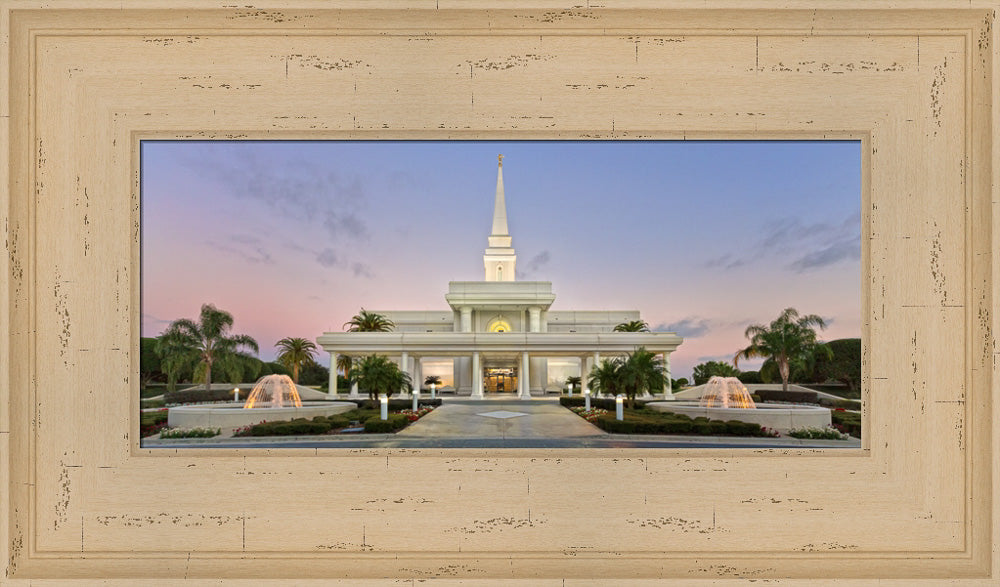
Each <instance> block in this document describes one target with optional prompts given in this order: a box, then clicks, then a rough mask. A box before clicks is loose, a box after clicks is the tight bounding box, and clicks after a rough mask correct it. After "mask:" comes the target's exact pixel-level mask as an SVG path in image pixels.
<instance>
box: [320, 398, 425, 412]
mask: <svg viewBox="0 0 1000 587" xmlns="http://www.w3.org/2000/svg"><path fill="white" fill-rule="evenodd" d="M338 401H348V402H354V403H355V404H357V406H358V407H359V408H368V407H369V406H370V405H371V402H370V401H369V400H368V398H367V397H366V398H362V399H343V400H338ZM375 405H376V406H377V405H378V403H377V402H376V404H375ZM417 405H418V407H419V406H433V407H435V408H436V407H439V406H440V405H441V398H439V397H436V398H434V399H431V398H430V397H428V398H426V399H424V397H423V396H421V397H420V400H419V403H418V404H417ZM412 407H413V400H412V399H402V398H400V399H393V398H391V397H390V398H389V411H390V412H398V411H399V410H409V409H410V408H412ZM376 409H379V408H376Z"/></svg>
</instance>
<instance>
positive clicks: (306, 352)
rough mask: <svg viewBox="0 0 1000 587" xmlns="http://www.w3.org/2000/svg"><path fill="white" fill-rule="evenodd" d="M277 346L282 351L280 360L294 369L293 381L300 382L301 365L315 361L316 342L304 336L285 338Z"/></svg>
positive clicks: (279, 356) (279, 355) (279, 354)
mask: <svg viewBox="0 0 1000 587" xmlns="http://www.w3.org/2000/svg"><path fill="white" fill-rule="evenodd" d="M275 346H276V347H278V349H280V351H281V352H279V353H278V362H279V363H281V364H282V365H284V366H285V367H288V368H289V369H291V370H292V381H294V382H295V383H298V382H299V367H300V366H302V365H308V364H310V363H313V362H314V359H313V357H314V356H315V355H316V343H314V342H313V341H311V340H306V339H304V338H283V339H281V340H279V341H278V342H277V343H276V344H275Z"/></svg>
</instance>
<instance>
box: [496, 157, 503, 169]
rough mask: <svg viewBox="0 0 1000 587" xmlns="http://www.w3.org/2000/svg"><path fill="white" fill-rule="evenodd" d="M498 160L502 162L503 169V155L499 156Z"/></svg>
mask: <svg viewBox="0 0 1000 587" xmlns="http://www.w3.org/2000/svg"><path fill="white" fill-rule="evenodd" d="M497 160H498V161H500V167H503V155H497Z"/></svg>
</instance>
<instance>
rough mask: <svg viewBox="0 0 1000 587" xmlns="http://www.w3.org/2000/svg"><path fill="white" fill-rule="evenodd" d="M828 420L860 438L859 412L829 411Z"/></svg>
mask: <svg viewBox="0 0 1000 587" xmlns="http://www.w3.org/2000/svg"><path fill="white" fill-rule="evenodd" d="M830 421H831V422H832V423H833V424H834V425H835V426H840V427H841V429H842V430H843V431H844V432H846V433H848V434H850V435H851V436H853V437H855V438H861V414H860V413H858V412H838V411H831V412H830Z"/></svg>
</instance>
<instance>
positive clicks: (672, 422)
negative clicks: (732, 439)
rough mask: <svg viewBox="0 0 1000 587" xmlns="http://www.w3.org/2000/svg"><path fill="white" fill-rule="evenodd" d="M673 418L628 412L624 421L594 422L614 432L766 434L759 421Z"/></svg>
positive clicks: (610, 418) (608, 416)
mask: <svg viewBox="0 0 1000 587" xmlns="http://www.w3.org/2000/svg"><path fill="white" fill-rule="evenodd" d="M672 416H674V417H668V418H660V419H652V418H635V417H630V415H629V414H626V416H625V419H624V420H617V419H615V417H614V415H612V414H606V415H603V416H600V417H598V418H597V420H596V421H595V422H594V423H595V424H597V426H598V427H600V428H601V429H602V430H604V431H605V432H611V433H615V434H701V435H705V436H721V435H729V436H767V434H765V433H764V431H763V430H762V429H761V427H760V424H754V423H751V422H740V421H738V420H729V421H727V422H724V421H722V420H709V419H708V418H696V419H694V420H692V419H691V418H688V417H687V416H684V415H681V414H672Z"/></svg>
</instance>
